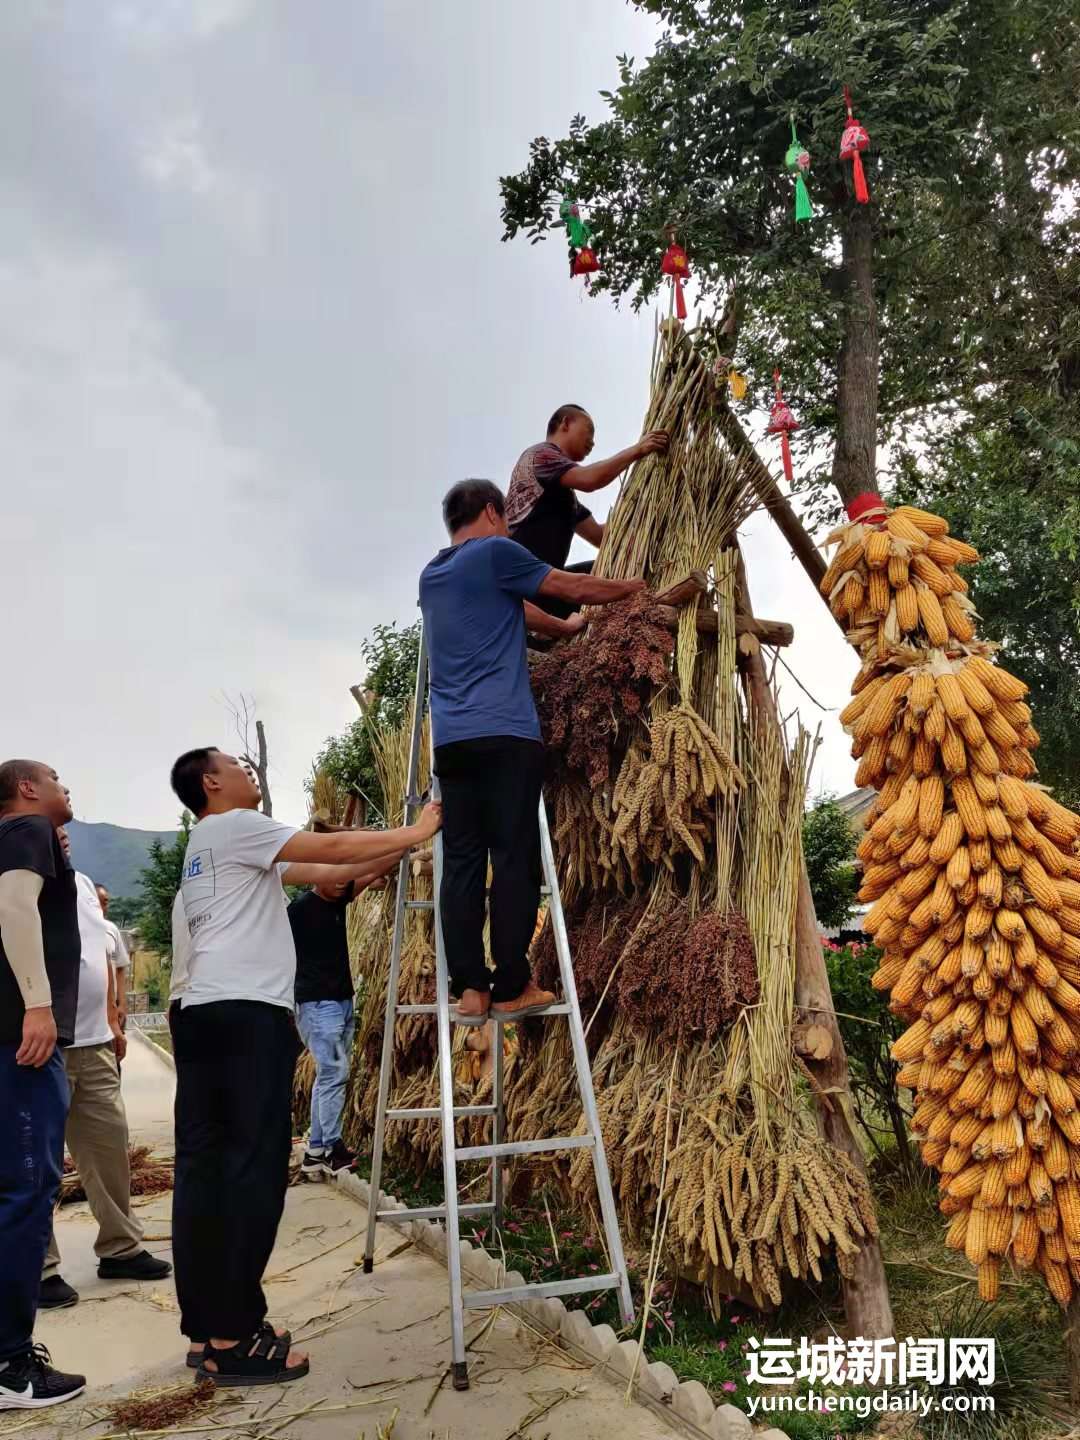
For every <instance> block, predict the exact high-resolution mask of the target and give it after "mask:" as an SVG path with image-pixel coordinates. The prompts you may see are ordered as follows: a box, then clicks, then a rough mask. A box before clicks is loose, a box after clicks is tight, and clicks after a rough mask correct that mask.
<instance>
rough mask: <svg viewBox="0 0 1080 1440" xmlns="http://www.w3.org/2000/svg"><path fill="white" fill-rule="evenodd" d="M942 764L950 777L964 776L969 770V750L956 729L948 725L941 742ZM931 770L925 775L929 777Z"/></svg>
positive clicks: (927, 770) (925, 772)
mask: <svg viewBox="0 0 1080 1440" xmlns="http://www.w3.org/2000/svg"><path fill="white" fill-rule="evenodd" d="M941 763H942V765H943V766H944V767H945V770H946V771H947V772H948V774H949V775H962V774H963V773H964V771H965V770H966V769H967V748H966V747H965V745H964V742H963V740H962V739H961V738H960V736H959V734H958V733H957V731H956V729H955V728H954V727H953V726H952V725H951V724H948V723H946V725H945V734H944V736H943V737H942V740H941ZM930 768H932V767H929V768H927V769H926V770H925V771H924V774H927V775H928V774H929V773H930Z"/></svg>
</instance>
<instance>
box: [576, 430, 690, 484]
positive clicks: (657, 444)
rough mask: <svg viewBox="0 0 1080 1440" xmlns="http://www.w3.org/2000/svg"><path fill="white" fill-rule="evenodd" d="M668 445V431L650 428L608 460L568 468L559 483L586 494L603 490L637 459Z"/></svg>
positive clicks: (663, 448) (664, 448)
mask: <svg viewBox="0 0 1080 1440" xmlns="http://www.w3.org/2000/svg"><path fill="white" fill-rule="evenodd" d="M667 447H668V433H667V431H666V430H650V431H649V433H648V435H644V436H642V438H641V439H640V440H639V441H638V443H637V444H636V445H631V446H629V448H628V449H626V450H620V451H619V453H618V454H617V455H612V456H611V457H610V458H609V459H607V460H596V461H594V462H593V464H591V465H575V466H574V468H573V469H572V470H567V472H566V474H565V475H563V476H562V478H561V480H560V481H559V483H560V485H564V486H565V487H566V489H567V490H580V491H582V492H583V493H584V494H586V495H591V494H592V492H593V491H594V490H603V488H604V486H605V485H610V484H611V482H612V481H613V480H617V479H618V478H619V476H620V475H621V474H622V473H623V471H624V470H628V469H629V468H630V466H631V465H633V463H634V461H635V460H641V459H643V458H644V457H645V456H646V455H652V454H655V453H656V452H657V451H658V450H666V449H667Z"/></svg>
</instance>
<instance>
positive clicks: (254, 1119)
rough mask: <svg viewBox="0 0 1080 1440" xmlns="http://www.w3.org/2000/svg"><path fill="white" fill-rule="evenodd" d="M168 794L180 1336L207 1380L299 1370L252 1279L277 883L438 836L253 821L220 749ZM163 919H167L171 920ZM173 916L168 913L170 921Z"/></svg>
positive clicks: (282, 1185)
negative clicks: (177, 924)
mask: <svg viewBox="0 0 1080 1440" xmlns="http://www.w3.org/2000/svg"><path fill="white" fill-rule="evenodd" d="M171 781H172V788H173V790H174V791H175V793H176V795H177V796H178V798H179V799H180V801H181V803H182V804H183V805H185V806H186V807H187V808H188V809H189V810H190V811H192V813H193V814H194V815H195V816H196V817H197V823H196V824H195V825H194V826H193V827H192V830H191V834H190V836H189V838H188V845H187V852H186V854H185V856H184V868H183V871H182V876H181V883H180V896H181V901H180V903H181V904H182V906H183V912H184V918H185V919H186V922H187V934H188V944H187V947H186V949H185V950H184V952H183V954H182V955H181V956H180V963H181V966H182V973H181V976H180V978H179V980H178V978H177V974H176V968H175V967H176V956H175V955H174V960H173V964H174V971H173V992H172V993H173V995H174V996H175V998H173V999H172V1003H171V1005H170V1007H169V1022H170V1026H171V1029H172V1037H173V1056H174V1059H175V1061H176V1112H175V1115H176V1175H175V1185H174V1189H173V1262H174V1264H175V1266H176V1293H177V1297H178V1298H179V1301H180V1329H181V1330H182V1331H183V1333H184V1334H185V1335H187V1336H188V1338H189V1340H190V1341H191V1343H192V1346H193V1352H189V1363H191V1361H192V1359H193V1353H194V1351H195V1350H197V1349H198V1347H205V1348H204V1349H203V1350H202V1361H201V1364H199V1367H198V1368H199V1375H200V1376H201V1377H205V1378H207V1379H210V1380H212V1381H214V1382H215V1383H219V1384H222V1385H228V1386H234V1385H252V1384H268V1383H272V1382H273V1381H287V1380H296V1379H299V1377H300V1376H301V1375H306V1374H307V1371H308V1362H307V1358H306V1356H304V1355H302V1354H301V1353H300V1352H299V1351H295V1350H292V1349H291V1348H290V1337H289V1336H288V1334H287V1333H284V1332H281V1333H279V1332H277V1331H275V1330H274V1328H273V1327H272V1326H271V1325H269V1324H267V1323H266V1298H265V1296H264V1295H263V1290H262V1283H261V1282H262V1275H263V1271H264V1269H265V1268H266V1262H267V1261H268V1260H269V1258H270V1252H271V1250H272V1249H273V1247H274V1240H275V1237H276V1235H277V1227H278V1222H279V1220H280V1219H281V1212H282V1208H283V1207H284V1204H285V1190H286V1187H287V1185H288V1177H289V1154H290V1148H291V1143H292V1083H293V1069H294V1067H295V1064H296V1057H297V1054H298V1053H299V1048H300V1047H299V1042H298V1040H297V1035H296V1025H295V1021H294V1017H293V1003H294V1001H293V991H294V985H295V977H296V952H295V949H294V946H293V938H292V931H291V930H290V928H289V921H288V916H287V915H286V913H285V892H284V890H283V889H282V884H283V882H285V883H289V884H296V885H324V884H333V883H337V882H341V881H344V880H352V881H355V882H356V883H357V884H358V885H360V886H363V885H366V884H368V883H370V881H371V880H372V879H374V878H375V877H376V875H381V874H383V873H385V869H386V865H385V862H386V860H388V859H390V858H392V857H400V856H401V855H403V854H405V852H406V851H407V850H408V849H409V848H410V847H411V846H413V845H418V844H421V843H422V842H423V841H425V840H427V839H430V837H431V836H432V835H433V834H434V833H435V831H436V830H437V829H438V828H439V825H440V823H441V811H440V809H439V807H438V806H437V805H429V806H427V807H426V808H425V810H424V813H423V815H422V816H421V818H420V820H419V821H418V822H417V823H416V824H415V825H406V826H404V827H402V828H401V829H397V830H382V831H378V830H342V831H336V832H334V833H331V834H314V833H312V832H310V831H304V830H297V829H294V828H293V827H292V826H291V825H283V824H282V823H281V822H280V821H278V820H274V819H272V818H271V817H270V816H269V815H262V814H260V813H259V810H258V808H257V807H258V804H259V801H260V799H261V798H262V797H261V794H260V791H259V786H258V782H257V781H256V779H255V777H254V776H253V775H252V774H251V772H250V771H249V770H248V769H246V768H245V766H244V765H242V764H241V762H240V761H239V760H237V759H235V757H233V756H232V755H225V754H223V753H222V752H221V751H220V750H217V749H215V748H214V747H212V746H211V747H207V748H204V749H199V750H189V751H187V752H186V753H185V754H183V755H181V756H180V758H179V759H178V760H177V761H176V763H175V765H174V766H173V768H172V775H171ZM175 915H177V912H176V911H175V910H174V916H175ZM177 918H178V916H177Z"/></svg>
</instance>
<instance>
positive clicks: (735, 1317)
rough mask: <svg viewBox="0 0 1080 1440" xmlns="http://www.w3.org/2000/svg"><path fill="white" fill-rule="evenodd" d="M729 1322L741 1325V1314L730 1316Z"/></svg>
mask: <svg viewBox="0 0 1080 1440" xmlns="http://www.w3.org/2000/svg"><path fill="white" fill-rule="evenodd" d="M731 1323H732V1325H741V1324H742V1316H741V1315H732V1317H731Z"/></svg>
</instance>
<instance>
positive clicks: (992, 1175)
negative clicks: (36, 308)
mask: <svg viewBox="0 0 1080 1440" xmlns="http://www.w3.org/2000/svg"><path fill="white" fill-rule="evenodd" d="M979 1198H980V1200H981V1201H982V1203H983V1205H984V1206H985V1207H986V1209H987V1210H996V1209H997V1207H998V1206H999V1205H1004V1204H1005V1166H1004V1165H1003V1164H1002V1163H1001V1161H1000V1160H990V1161H988V1162H987V1164H986V1167H985V1169H984V1171H983V1182H982V1187H981V1189H980V1190H979Z"/></svg>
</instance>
